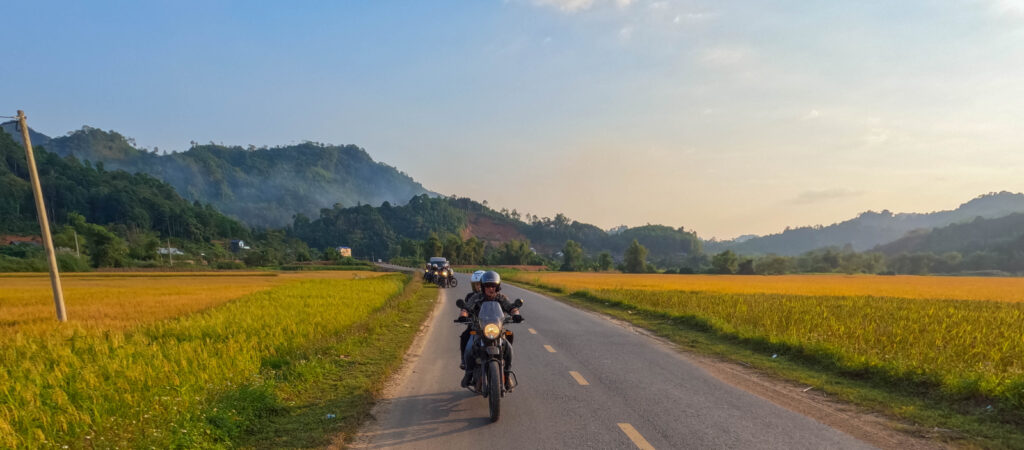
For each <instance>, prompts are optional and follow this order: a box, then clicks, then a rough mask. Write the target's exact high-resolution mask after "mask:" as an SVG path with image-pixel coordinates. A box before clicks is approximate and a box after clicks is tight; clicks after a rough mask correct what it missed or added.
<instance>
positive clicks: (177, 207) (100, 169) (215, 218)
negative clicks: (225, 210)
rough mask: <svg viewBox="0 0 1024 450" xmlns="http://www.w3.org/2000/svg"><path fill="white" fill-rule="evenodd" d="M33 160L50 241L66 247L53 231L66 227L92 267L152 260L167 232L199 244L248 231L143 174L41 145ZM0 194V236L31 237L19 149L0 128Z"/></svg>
mask: <svg viewBox="0 0 1024 450" xmlns="http://www.w3.org/2000/svg"><path fill="white" fill-rule="evenodd" d="M35 158H36V162H37V166H38V168H39V178H40V184H41V185H42V187H43V196H44V199H45V201H46V208H47V214H48V216H49V219H50V222H51V224H52V225H53V227H52V228H53V233H54V235H55V239H56V240H57V241H58V245H64V246H66V247H70V248H74V247H75V245H73V244H71V243H70V242H71V241H70V240H68V239H69V238H70V236H61V235H62V234H70V233H71V229H74V230H75V231H77V233H78V235H81V236H82V237H83V239H84V241H85V242H84V243H86V244H87V245H86V248H87V249H89V251H90V252H91V253H92V255H91V256H92V257H93V264H94V265H96V266H109V265H115V266H116V265H121V264H124V263H126V262H127V259H126V258H133V259H138V260H147V259H152V258H154V257H155V256H156V249H157V246H159V245H161V244H163V243H165V242H167V240H168V239H172V238H173V240H174V242H175V245H179V246H181V245H184V246H186V247H194V248H200V249H205V248H214V247H216V246H214V245H212V243H211V241H212V240H214V239H229V238H235V239H240V238H248V237H249V230H248V228H246V227H245V226H244V225H242V224H241V223H239V222H238V221H236V220H234V219H231V218H229V217H227V216H224V215H223V214H221V213H219V212H217V211H216V210H215V209H214V208H213V207H211V206H210V205H209V204H205V205H203V204H200V203H198V202H189V201H187V200H185V199H183V198H182V197H181V196H179V195H178V193H177V192H175V190H174V188H173V187H171V186H170V185H168V184H167V183H164V182H162V181H160V180H158V179H156V178H153V177H151V176H149V175H146V174H132V173H128V172H125V171H121V170H116V171H109V170H107V169H106V168H104V166H103V164H102V163H97V164H96V166H95V167H93V166H92V165H91V164H90V163H88V162H86V163H82V162H80V161H79V160H78V159H76V158H75V157H73V156H69V157H64V158H62V157H60V156H58V155H56V154H54V153H50V152H48V151H46V150H43V149H42V148H35ZM0 193H2V194H3V195H0V235H38V234H39V225H38V222H37V220H36V207H35V203H34V199H33V196H32V190H31V186H30V184H29V173H28V165H27V162H26V160H25V149H24V147H22V146H21V145H20V144H19V143H17V142H15V141H14V140H13V139H12V138H11V137H10V135H8V134H7V133H5V132H0ZM68 226H70V228H68ZM62 240H63V241H62ZM62 242H63V243H62ZM5 244H6V242H2V243H0V246H2V245H5ZM0 248H2V247H0ZM7 250H11V249H7ZM11 251H13V250H11ZM19 251H20V250H19ZM100 252H103V253H102V254H101V253H100ZM0 253H2V252H0ZM34 253H38V252H34ZM36 256H38V255H36Z"/></svg>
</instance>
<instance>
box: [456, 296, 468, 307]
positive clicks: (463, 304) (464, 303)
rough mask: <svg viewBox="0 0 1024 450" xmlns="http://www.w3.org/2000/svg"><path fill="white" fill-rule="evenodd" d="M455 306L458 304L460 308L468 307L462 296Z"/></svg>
mask: <svg viewBox="0 0 1024 450" xmlns="http://www.w3.org/2000/svg"><path fill="white" fill-rule="evenodd" d="M455 306H458V307H459V308H462V309H466V302H464V301H462V299H461V298H460V299H458V300H456V301H455Z"/></svg>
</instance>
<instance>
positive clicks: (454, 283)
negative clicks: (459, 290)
mask: <svg viewBox="0 0 1024 450" xmlns="http://www.w3.org/2000/svg"><path fill="white" fill-rule="evenodd" d="M452 287H459V280H456V279H455V278H452Z"/></svg>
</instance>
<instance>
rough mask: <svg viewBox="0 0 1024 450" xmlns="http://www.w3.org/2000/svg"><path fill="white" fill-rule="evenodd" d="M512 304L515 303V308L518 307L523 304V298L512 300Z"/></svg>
mask: <svg viewBox="0 0 1024 450" xmlns="http://www.w3.org/2000/svg"><path fill="white" fill-rule="evenodd" d="M512 304H513V305H515V307H516V308H519V307H521V306H523V299H521V298H517V299H516V301H514V302H512Z"/></svg>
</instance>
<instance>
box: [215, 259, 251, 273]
mask: <svg viewBox="0 0 1024 450" xmlns="http://www.w3.org/2000/svg"><path fill="white" fill-rule="evenodd" d="M245 268H246V264H244V263H242V262H239V261H217V262H214V263H213V269H216V270H218V271H234V270H240V269H245Z"/></svg>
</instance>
